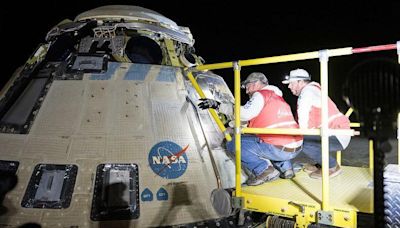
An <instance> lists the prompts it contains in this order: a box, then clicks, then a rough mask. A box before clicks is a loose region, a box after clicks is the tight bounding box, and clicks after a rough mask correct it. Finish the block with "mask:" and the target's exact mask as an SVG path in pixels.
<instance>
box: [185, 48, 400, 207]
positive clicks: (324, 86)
mask: <svg viewBox="0 0 400 228" xmlns="http://www.w3.org/2000/svg"><path fill="white" fill-rule="evenodd" d="M397 46H400V43H399V42H398V43H397ZM394 48H396V45H383V46H372V47H367V48H357V49H353V48H351V47H347V48H338V49H332V50H322V51H314V52H306V53H299V54H290V55H281V56H274V57H266V58H258V59H249V60H239V61H237V62H223V63H216V64H207V65H201V66H197V67H196V69H197V70H216V69H224V68H231V67H233V68H234V96H235V153H236V169H235V175H236V190H235V194H236V197H240V196H241V195H242V192H241V142H240V139H241V134H244V133H251V134H290V135H321V149H322V164H321V165H322V203H321V208H322V210H324V211H328V210H330V209H331V208H330V204H329V203H330V202H329V135H331V134H332V133H335V134H342V135H354V134H355V132H354V130H336V129H335V130H334V129H329V128H328V59H329V57H333V56H343V55H351V54H353V53H362V52H370V51H380V50H391V49H394ZM317 58H318V59H319V61H320V77H321V78H320V81H321V128H320V129H301V130H300V129H264V128H243V129H242V128H241V126H240V108H239V107H240V68H241V67H243V66H251V65H260V64H270V63H280V62H289V61H298V60H308V59H317ZM399 59H400V57H399ZM188 77H189V79H190V81H191V82H192V84H193V86H194V87H195V89H196V91H197V92H198V93H199V95H200V97H202V98H204V97H205V96H204V93H203V92H202V91H201V88H200V87H199V86H198V84H197V82H196V80H195V79H194V78H193V75H192V73H191V72H189V73H188ZM209 110H210V113H211V115H212V116H213V118H214V119H215V120H216V122H217V124H218V126H219V127H220V129H221V131H222V132H224V133H225V136H226V137H227V133H226V131H225V128H224V126H223V125H222V123H221V121H220V120H219V118H218V116H217V114H216V113H215V110H213V109H209ZM352 111H353V110H352V109H351V110H349V111H348V112H347V113H346V115H350V114H351V112H352ZM398 119H399V120H398V125H399V126H400V113H399V117H398ZM350 126H351V127H360V123H351V124H350ZM398 134H400V130H399V133H398ZM370 148H372V146H371V145H370ZM399 151H400V136H399ZM370 153H371V152H370ZM371 157H372V159H373V156H371V155H370V169H371V170H373V162H372V163H371ZM339 158H340V155H339ZM372 161H373V160H372ZM339 162H340V161H339ZM399 167H400V152H399Z"/></svg>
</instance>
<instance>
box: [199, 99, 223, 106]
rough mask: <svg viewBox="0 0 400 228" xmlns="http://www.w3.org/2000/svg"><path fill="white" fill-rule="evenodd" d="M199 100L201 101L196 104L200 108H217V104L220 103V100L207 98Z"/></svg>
mask: <svg viewBox="0 0 400 228" xmlns="http://www.w3.org/2000/svg"><path fill="white" fill-rule="evenodd" d="M199 100H201V102H200V103H199V104H198V106H199V108H201V109H208V108H213V109H218V107H219V105H220V104H221V102H219V101H216V100H213V99H208V98H200V99H199Z"/></svg>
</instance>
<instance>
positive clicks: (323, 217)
mask: <svg viewBox="0 0 400 228" xmlns="http://www.w3.org/2000/svg"><path fill="white" fill-rule="evenodd" d="M317 220H318V223H320V224H325V225H332V224H333V213H332V211H318V212H317Z"/></svg>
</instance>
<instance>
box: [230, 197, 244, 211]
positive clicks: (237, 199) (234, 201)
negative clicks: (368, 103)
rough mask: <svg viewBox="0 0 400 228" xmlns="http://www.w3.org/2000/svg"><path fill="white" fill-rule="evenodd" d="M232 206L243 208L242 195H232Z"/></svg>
mask: <svg viewBox="0 0 400 228" xmlns="http://www.w3.org/2000/svg"><path fill="white" fill-rule="evenodd" d="M232 207H233V208H243V207H244V198H243V197H235V196H233V197H232Z"/></svg>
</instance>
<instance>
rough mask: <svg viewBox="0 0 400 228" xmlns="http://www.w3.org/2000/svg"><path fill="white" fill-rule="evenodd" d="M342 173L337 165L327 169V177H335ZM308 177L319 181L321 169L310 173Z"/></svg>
mask: <svg viewBox="0 0 400 228" xmlns="http://www.w3.org/2000/svg"><path fill="white" fill-rule="evenodd" d="M341 172H342V169H341V168H340V166H339V165H336V166H335V167H333V168H330V169H329V177H336V176H337V175H339V174H340V173H341ZM310 177H311V178H314V179H321V178H322V169H318V170H317V171H314V172H312V173H310Z"/></svg>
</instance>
